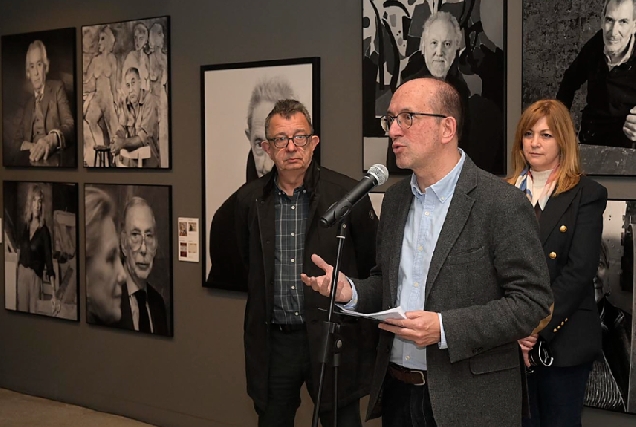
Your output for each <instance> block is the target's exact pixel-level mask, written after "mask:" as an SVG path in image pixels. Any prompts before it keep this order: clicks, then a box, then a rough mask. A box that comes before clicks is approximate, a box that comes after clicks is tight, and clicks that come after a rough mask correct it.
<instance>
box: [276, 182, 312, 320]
mask: <svg viewBox="0 0 636 427" xmlns="http://www.w3.org/2000/svg"><path fill="white" fill-rule="evenodd" d="M275 191H276V202H275V210H274V212H275V215H276V245H275V249H274V271H275V273H274V316H273V318H272V322H273V323H277V324H286V325H292V324H300V323H304V322H305V318H304V308H303V306H304V305H303V302H304V295H303V286H304V285H303V283H302V281H301V280H300V273H302V271H303V255H304V249H305V236H306V231H307V217H308V216H309V195H308V194H307V190H306V189H305V187H304V186H302V187H298V188H296V189H295V190H294V194H293V195H292V196H291V197H290V196H288V195H287V194H285V192H284V191H282V190H281V189H280V188H279V187H278V184H276V190H275Z"/></svg>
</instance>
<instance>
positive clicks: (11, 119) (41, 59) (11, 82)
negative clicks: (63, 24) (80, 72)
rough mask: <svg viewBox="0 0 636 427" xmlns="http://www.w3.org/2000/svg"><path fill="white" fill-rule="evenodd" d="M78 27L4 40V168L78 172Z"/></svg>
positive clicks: (9, 37) (20, 35)
mask: <svg viewBox="0 0 636 427" xmlns="http://www.w3.org/2000/svg"><path fill="white" fill-rule="evenodd" d="M75 40H76V39H75V28H63V29H59V30H50V31H38V32H32V33H24V34H13V35H5V36H2V165H3V166H5V167H16V168H31V167H45V168H77V126H76V125H75V118H76V117H77V103H76V99H77V96H76V93H77V92H76V79H75V74H76V73H75V70H76V66H75V64H76V55H75V52H76V48H75V45H76V42H75Z"/></svg>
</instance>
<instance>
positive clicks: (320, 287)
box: [300, 254, 353, 304]
mask: <svg viewBox="0 0 636 427" xmlns="http://www.w3.org/2000/svg"><path fill="white" fill-rule="evenodd" d="M311 260H312V261H313V262H314V264H316V265H317V266H318V267H319V268H320V269H322V270H323V271H324V272H325V275H324V276H319V277H315V276H312V277H309V276H307V275H306V274H304V273H303V274H301V275H300V279H301V280H302V281H303V283H304V284H305V285H307V286H311V289H313V290H314V291H316V292H318V293H320V294H321V295H324V296H326V297H328V296H329V295H330V292H331V275H332V274H333V267H332V266H331V265H329V264H327V263H326V262H325V260H324V259H322V258H320V257H319V256H318V255H316V254H313V255H312V256H311ZM352 296H353V292H352V290H351V285H350V284H349V281H348V280H347V277H346V276H345V275H344V274H342V272H338V287H337V289H336V302H340V303H345V304H346V303H348V302H349V301H351V298H352Z"/></svg>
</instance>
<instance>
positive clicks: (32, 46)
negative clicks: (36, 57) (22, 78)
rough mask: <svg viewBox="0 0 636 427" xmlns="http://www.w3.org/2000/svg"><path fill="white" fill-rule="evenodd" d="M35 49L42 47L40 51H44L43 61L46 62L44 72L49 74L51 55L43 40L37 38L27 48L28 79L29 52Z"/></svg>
mask: <svg viewBox="0 0 636 427" xmlns="http://www.w3.org/2000/svg"><path fill="white" fill-rule="evenodd" d="M33 49H40V52H41V53H42V62H44V74H47V73H48V72H49V57H48V56H47V55H46V46H44V43H42V40H35V41H34V42H31V44H30V45H29V47H28V48H27V54H26V61H25V63H26V65H25V70H26V76H27V79H28V78H29V52H31V51H32V50H33Z"/></svg>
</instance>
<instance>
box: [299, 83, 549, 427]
mask: <svg viewBox="0 0 636 427" xmlns="http://www.w3.org/2000/svg"><path fill="white" fill-rule="evenodd" d="M382 122H383V126H384V127H385V130H387V131H388V133H389V136H390V137H391V140H392V141H393V144H392V148H393V151H394V152H395V154H396V159H397V164H398V166H399V167H401V168H405V169H411V170H412V171H413V175H412V176H411V177H409V178H407V179H405V180H403V181H400V182H398V183H397V184H395V185H393V186H392V187H391V188H389V190H388V191H387V192H386V194H385V197H384V201H383V204H382V216H381V219H380V225H379V229H378V234H377V250H376V260H377V265H376V267H374V269H373V270H371V276H370V277H369V278H368V279H366V280H356V279H353V280H352V281H351V282H350V281H349V280H347V278H346V277H345V276H344V275H340V277H339V280H338V288H339V289H338V292H337V294H336V295H337V301H338V302H341V303H345V304H346V307H347V308H355V309H356V310H358V311H360V312H365V313H371V312H375V311H379V310H386V309H389V308H391V307H396V306H401V307H402V308H403V309H404V310H405V311H406V312H407V313H406V317H407V318H406V319H404V320H390V321H387V322H385V323H380V326H379V327H380V329H382V330H383V331H381V338H380V344H379V345H378V354H377V358H376V365H375V373H374V378H373V382H372V387H371V398H370V401H369V408H368V412H367V416H368V418H373V417H376V416H379V415H382V417H383V426H384V427H391V426H396V427H397V426H427V427H430V426H437V425H439V426H453V427H456V426H475V427H477V426H479V427H482V426H505V427H509V426H520V425H521V415H522V402H523V400H524V393H523V390H524V388H525V387H524V385H523V384H524V379H525V377H524V375H525V372H524V371H522V370H521V361H520V354H519V348H518V345H517V339H519V338H522V337H524V336H525V335H527V334H528V332H531V331H532V330H533V329H534V328H535V327H537V325H538V324H539V322H540V321H541V320H542V319H543V318H544V317H546V316H548V315H549V312H550V304H551V303H552V293H551V291H550V279H549V275H548V270H547V266H546V263H545V259H544V256H543V251H542V248H541V244H540V242H539V236H538V225H537V220H536V218H535V215H534V212H533V211H532V208H531V207H530V205H529V204H528V202H527V200H525V199H524V197H523V194H522V193H521V192H520V191H518V190H517V191H515V190H516V189H515V188H514V187H513V186H511V185H509V184H507V183H505V182H504V181H503V180H501V179H499V178H497V177H495V176H493V175H490V174H488V173H486V172H484V171H482V170H481V169H479V168H477V167H476V166H475V165H474V163H473V162H472V161H471V160H470V159H469V158H468V157H467V156H466V155H465V154H464V152H463V151H461V150H460V149H459V148H458V142H459V139H460V138H461V135H459V133H460V132H459V130H460V129H461V125H462V108H461V100H460V96H459V94H458V93H457V91H456V90H455V89H454V88H453V87H452V86H451V85H449V84H448V83H446V82H444V81H441V80H438V79H435V78H421V79H415V80H411V81H409V82H406V83H404V84H403V85H402V86H401V87H400V88H398V90H397V91H396V92H395V94H394V95H393V98H392V100H391V104H390V106H389V110H388V114H387V115H386V116H385V117H383V118H382ZM312 259H313V260H314V262H315V263H316V264H317V265H318V266H319V267H321V268H322V269H323V270H324V271H325V273H326V274H325V276H320V277H307V276H303V277H302V278H303V281H304V282H305V283H306V284H307V285H309V286H311V287H312V288H314V289H315V290H317V291H319V292H321V293H322V294H328V292H329V287H330V285H329V278H330V277H331V271H332V269H331V266H330V265H328V264H327V263H325V262H324V261H323V260H322V259H321V258H320V257H319V256H317V255H314V256H313V258H312ZM352 285H353V286H352Z"/></svg>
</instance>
